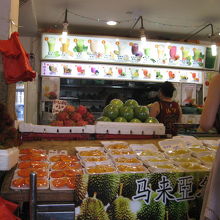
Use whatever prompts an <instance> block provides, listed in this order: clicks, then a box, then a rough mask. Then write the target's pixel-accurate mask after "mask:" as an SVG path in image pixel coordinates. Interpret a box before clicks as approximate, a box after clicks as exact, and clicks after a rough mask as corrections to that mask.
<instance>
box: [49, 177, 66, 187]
mask: <svg viewBox="0 0 220 220" xmlns="http://www.w3.org/2000/svg"><path fill="white" fill-rule="evenodd" d="M66 182H67V181H66V178H58V179H53V180H52V184H53V186H54V187H57V188H61V187H64V186H65V185H66Z"/></svg>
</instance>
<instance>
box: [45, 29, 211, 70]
mask: <svg viewBox="0 0 220 220" xmlns="http://www.w3.org/2000/svg"><path fill="white" fill-rule="evenodd" d="M205 52H206V47H205V46H201V45H192V44H181V43H169V42H154V41H146V42H141V41H140V40H134V39H126V38H120V39H119V38H115V37H99V36H91V37H90V36H77V35H75V36H74V35H68V37H67V39H66V40H64V39H62V35H55V34H46V33H45V34H43V35H42V59H47V60H69V61H86V62H110V63H126V64H129V63H132V64H148V65H155V66H156V65H163V66H177V67H178V66H180V67H189V68H204V67H205ZM212 68H213V67H212Z"/></svg>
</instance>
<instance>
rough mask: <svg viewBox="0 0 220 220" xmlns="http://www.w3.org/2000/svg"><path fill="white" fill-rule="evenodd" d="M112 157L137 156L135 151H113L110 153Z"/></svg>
mask: <svg viewBox="0 0 220 220" xmlns="http://www.w3.org/2000/svg"><path fill="white" fill-rule="evenodd" d="M108 154H109V155H110V156H118V155H136V153H135V151H133V150H111V151H109V152H108Z"/></svg>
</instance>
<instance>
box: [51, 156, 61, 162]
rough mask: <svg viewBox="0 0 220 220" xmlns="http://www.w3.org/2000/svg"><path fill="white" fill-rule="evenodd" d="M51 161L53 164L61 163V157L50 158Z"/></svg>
mask: <svg viewBox="0 0 220 220" xmlns="http://www.w3.org/2000/svg"><path fill="white" fill-rule="evenodd" d="M50 161H51V162H57V161H60V155H55V156H52V157H50Z"/></svg>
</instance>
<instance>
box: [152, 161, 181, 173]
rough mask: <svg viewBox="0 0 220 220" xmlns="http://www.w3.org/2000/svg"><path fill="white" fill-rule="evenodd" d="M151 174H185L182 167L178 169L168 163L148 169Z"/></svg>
mask: <svg viewBox="0 0 220 220" xmlns="http://www.w3.org/2000/svg"><path fill="white" fill-rule="evenodd" d="M148 169H149V170H150V172H151V173H166V172H168V173H175V172H183V169H181V168H180V167H177V166H175V165H173V164H167V163H162V164H157V165H154V166H150V167H148Z"/></svg>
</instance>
